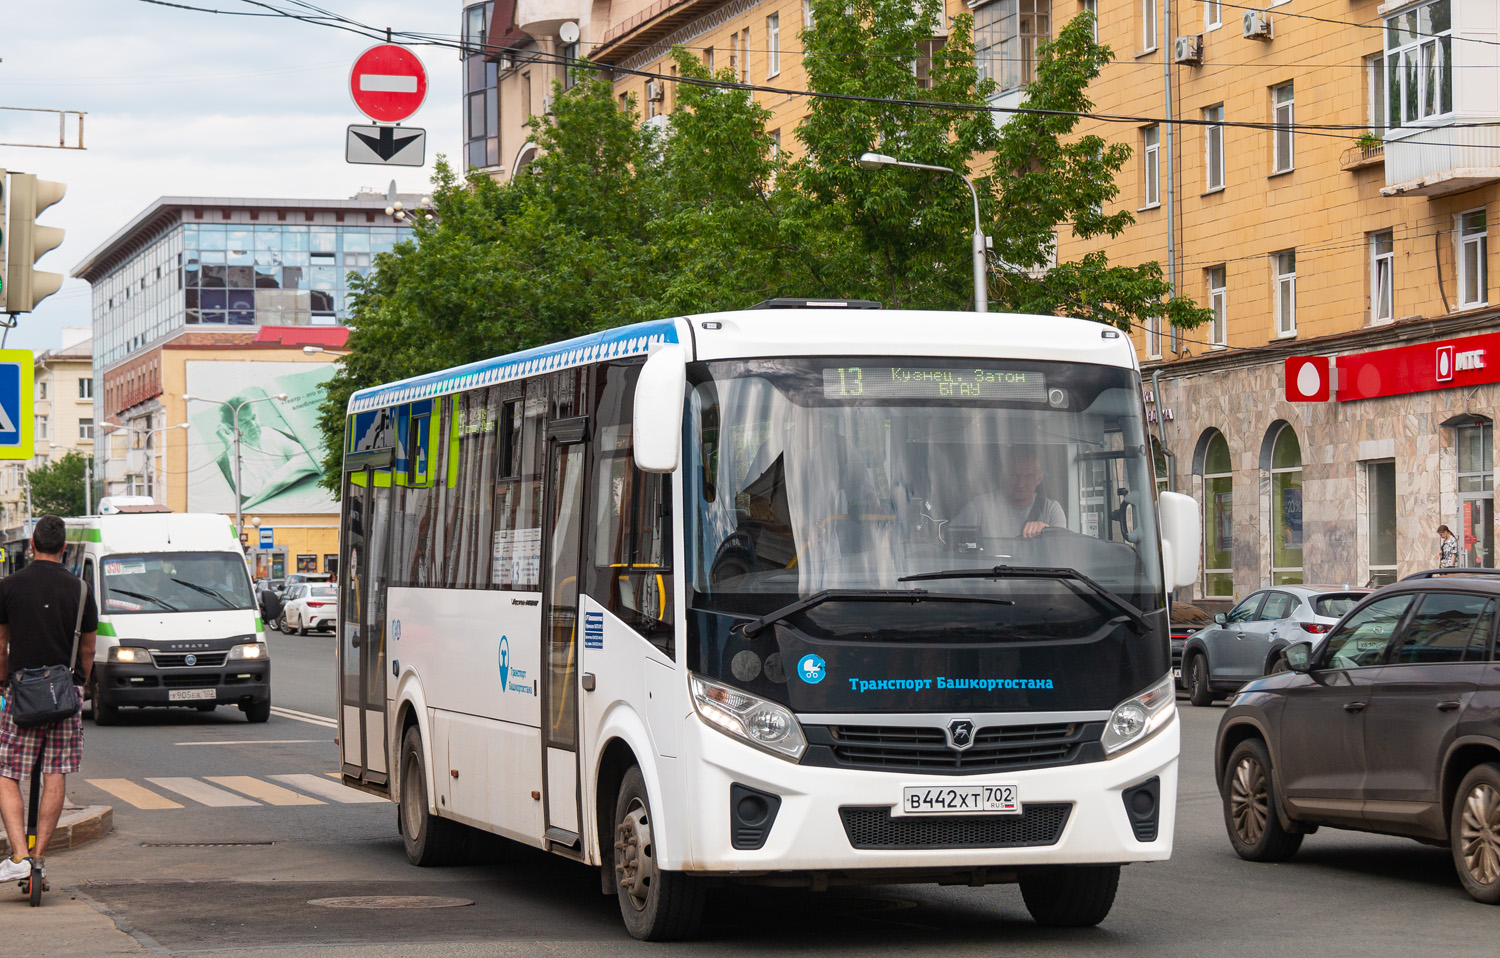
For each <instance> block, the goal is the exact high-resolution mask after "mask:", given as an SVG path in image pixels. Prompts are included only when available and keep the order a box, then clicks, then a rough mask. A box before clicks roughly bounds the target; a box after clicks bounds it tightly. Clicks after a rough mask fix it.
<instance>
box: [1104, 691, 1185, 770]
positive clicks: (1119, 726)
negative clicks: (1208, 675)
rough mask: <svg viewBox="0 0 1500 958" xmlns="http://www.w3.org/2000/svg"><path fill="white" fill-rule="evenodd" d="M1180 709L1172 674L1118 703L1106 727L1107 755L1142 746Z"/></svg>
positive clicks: (1105, 742)
mask: <svg viewBox="0 0 1500 958" xmlns="http://www.w3.org/2000/svg"><path fill="white" fill-rule="evenodd" d="M1176 711H1177V689H1176V683H1174V682H1173V681H1172V677H1171V676H1170V675H1168V676H1167V677H1165V678H1163V679H1162V680H1161V681H1160V682H1157V683H1155V684H1154V685H1152V686H1151V687H1150V688H1148V689H1147V690H1146V691H1144V692H1142V693H1140V694H1139V695H1132V696H1131V697H1130V698H1128V699H1126V700H1125V701H1123V702H1121V703H1120V704H1119V705H1116V706H1115V710H1114V711H1113V712H1111V713H1109V721H1108V722H1107V723H1106V724H1105V726H1104V737H1103V738H1102V739H1100V741H1101V743H1102V744H1103V745H1104V754H1105V755H1113V754H1114V753H1115V752H1119V751H1121V750H1123V749H1127V748H1131V747H1133V746H1136V745H1139V744H1140V743H1142V742H1144V741H1145V740H1146V739H1148V738H1150V737H1151V736H1152V735H1155V734H1156V732H1157V730H1159V729H1160V728H1162V727H1163V726H1165V725H1166V724H1167V723H1168V722H1170V721H1171V720H1172V716H1173V714H1175V713H1176Z"/></svg>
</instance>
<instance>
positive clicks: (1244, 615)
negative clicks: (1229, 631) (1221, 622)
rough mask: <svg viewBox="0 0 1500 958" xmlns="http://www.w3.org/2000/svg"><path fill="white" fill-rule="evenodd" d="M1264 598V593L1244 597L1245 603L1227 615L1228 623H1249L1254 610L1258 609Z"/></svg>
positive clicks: (1253, 616)
mask: <svg viewBox="0 0 1500 958" xmlns="http://www.w3.org/2000/svg"><path fill="white" fill-rule="evenodd" d="M1265 597H1266V594H1265V593H1264V592H1256V593H1254V594H1252V595H1249V596H1246V598H1245V601H1243V602H1241V603H1240V604H1239V605H1237V606H1235V607H1234V611H1232V612H1230V613H1229V621H1230V622H1249V621H1250V620H1251V619H1253V618H1255V610H1256V609H1259V608H1260V604H1261V602H1262V601H1263V600H1264V599H1265Z"/></svg>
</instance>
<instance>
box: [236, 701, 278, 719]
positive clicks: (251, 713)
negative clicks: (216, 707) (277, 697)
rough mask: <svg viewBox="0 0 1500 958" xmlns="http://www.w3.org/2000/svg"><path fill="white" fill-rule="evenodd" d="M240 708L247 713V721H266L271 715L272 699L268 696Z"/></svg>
mask: <svg viewBox="0 0 1500 958" xmlns="http://www.w3.org/2000/svg"><path fill="white" fill-rule="evenodd" d="M240 710H241V711H242V712H244V713H245V721H247V722H255V723H259V722H264V721H266V720H267V719H269V718H270V717H271V700H270V699H269V698H267V699H264V700H262V701H260V702H251V703H250V704H249V705H241V706H240Z"/></svg>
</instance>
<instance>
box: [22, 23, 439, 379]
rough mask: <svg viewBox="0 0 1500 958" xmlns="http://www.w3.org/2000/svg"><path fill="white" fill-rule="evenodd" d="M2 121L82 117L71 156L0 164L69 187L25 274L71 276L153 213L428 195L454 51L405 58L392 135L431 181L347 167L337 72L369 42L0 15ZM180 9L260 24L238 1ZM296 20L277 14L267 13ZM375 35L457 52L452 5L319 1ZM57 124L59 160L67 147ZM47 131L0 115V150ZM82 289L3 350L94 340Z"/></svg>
mask: <svg viewBox="0 0 1500 958" xmlns="http://www.w3.org/2000/svg"><path fill="white" fill-rule="evenodd" d="M0 2H3V5H4V7H5V17H4V21H5V30H4V32H3V35H0V106H6V107H43V108H50V109H58V110H82V111H84V112H85V113H86V116H85V117H84V121H83V122H84V127H83V144H84V146H85V147H86V149H84V150H58V149H32V148H24V147H14V146H0V168H5V169H9V170H11V171H13V172H14V171H22V172H27V173H35V174H37V175H38V176H40V177H41V178H42V179H46V180H54V181H58V182H62V183H65V184H67V195H66V196H65V197H64V198H63V200H62V202H60V203H58V204H57V205H55V206H53V207H51V208H50V209H49V210H47V211H46V212H45V213H44V214H42V216H41V217H40V218H39V222H41V223H44V224H47V225H51V226H58V227H61V228H62V229H64V230H65V231H66V233H67V235H66V237H65V238H64V239H63V243H62V245H61V246H59V247H58V248H57V249H55V250H53V251H52V252H51V253H49V254H47V256H46V257H44V258H43V259H42V260H41V261H40V263H39V264H38V268H39V269H45V270H48V271H51V272H54V273H62V274H64V275H70V274H71V273H72V271H73V268H74V267H75V266H77V265H78V264H79V263H81V262H82V261H83V260H84V259H85V258H86V257H87V256H88V255H89V254H90V253H91V252H93V251H94V250H95V249H97V248H98V247H99V246H100V244H102V243H103V242H104V241H105V240H107V239H108V238H109V237H110V236H112V235H114V233H115V232H116V231H117V230H119V229H120V228H121V227H123V226H124V225H125V224H126V223H128V222H130V220H131V219H133V218H134V217H135V216H136V215H137V214H139V213H141V212H142V211H144V210H145V209H146V208H147V207H148V206H150V205H151V203H153V202H154V201H155V200H156V199H157V198H158V197H161V196H230V197H251V198H255V197H264V198H293V199H300V198H306V199H348V198H349V197H351V196H353V195H354V194H355V193H356V192H358V191H359V189H360V188H361V187H364V188H373V189H377V190H379V191H380V192H381V193H384V192H385V190H386V188H387V187H388V186H389V184H390V182H391V180H392V179H394V180H395V181H396V184H397V187H398V189H399V190H400V191H401V192H403V193H407V192H425V191H426V190H428V189H429V188H430V187H429V181H430V179H431V175H432V164H433V161H434V160H435V159H436V157H437V155H438V154H439V153H441V154H445V155H446V156H448V157H449V158H450V159H452V160H457V159H458V158H459V157H460V156H461V154H462V147H463V143H462V136H463V133H462V125H461V120H462V112H461V103H460V98H461V95H462V89H461V79H462V77H461V73H460V63H459V59H458V53H457V51H455V50H454V49H453V48H451V47H429V46H412V47H411V49H412V50H413V52H415V53H416V54H417V55H418V56H419V57H420V58H421V60H422V62H423V64H424V66H425V67H426V69H427V99H426V101H425V102H424V104H423V105H422V108H421V109H420V110H418V111H417V113H416V114H415V115H413V116H412V117H411V118H410V119H408V120H406V121H405V122H404V123H403V126H405V127H417V128H421V129H425V130H426V131H427V166H425V167H380V166H365V165H352V164H349V163H346V162H345V161H344V140H345V136H346V128H347V127H348V126H349V124H351V123H359V124H367V123H370V122H371V121H370V120H368V119H367V118H365V116H364V115H363V114H362V113H360V112H359V110H358V108H357V107H355V105H354V102H353V100H352V98H351V96H350V93H349V70H350V68H351V67H352V66H353V64H354V60H355V58H356V57H358V56H359V55H360V53H362V52H364V51H365V50H366V49H368V48H369V47H371V46H373V45H375V43H376V42H377V41H376V40H372V39H369V38H366V37H362V36H356V35H354V34H352V33H347V32H344V31H341V30H335V29H331V28H329V27H324V26H316V25H313V24H308V23H302V22H298V21H296V20H292V19H287V18H285V17H279V16H264V17H262V16H228V15H223V14H220V15H215V14H209V13H198V12H192V11H189V10H182V9H177V8H174V7H169V6H162V5H158V4H152V3H146V2H143V0H14V2H9V0H0ZM180 2H181V3H182V4H183V5H187V6H199V7H205V8H213V9H218V10H223V11H239V12H245V13H257V12H258V13H266V12H268V11H267V10H266V9H265V8H264V7H259V6H256V5H255V4H252V3H247V2H245V0H180ZM270 2H272V3H274V5H275V6H277V7H281V8H284V9H293V8H294V4H293V3H292V2H291V0H270ZM316 5H317V6H320V7H322V8H324V9H326V10H329V11H331V12H334V13H337V14H341V15H342V16H344V17H346V18H348V19H350V20H356V21H359V22H361V23H366V24H370V25H372V26H377V27H380V28H384V27H391V28H393V29H395V30H412V31H417V32H421V33H425V34H435V35H441V36H442V37H443V38H445V39H446V40H449V41H456V40H457V34H458V32H459V27H460V16H461V13H462V10H463V5H464V3H463V0H419V2H415V3H414V2H410V0H408V2H391V0H316ZM75 131H76V120H73V119H71V118H70V120H69V130H68V143H69V144H70V145H71V144H76V143H77V135H76V132H75ZM57 135H58V125H57V117H56V115H55V114H41V113H24V112H16V111H11V110H0V142H4V143H16V142H20V143H54V144H55V143H56V142H57ZM90 306H91V296H90V288H89V285H88V284H87V283H85V282H84V281H83V280H80V279H71V278H69V279H68V280H66V282H65V283H64V285H63V288H62V289H61V290H60V291H59V292H57V293H54V294H53V295H52V296H51V297H50V298H49V299H47V300H45V301H43V302H42V303H41V304H40V305H39V306H38V307H37V309H36V311H35V312H32V313H25V314H22V315H21V316H20V322H19V325H18V326H17V328H15V329H13V330H10V331H9V332H8V333H7V334H6V339H5V346H6V348H10V349H31V350H34V351H38V352H40V351H41V350H44V349H53V348H56V347H58V346H60V345H61V342H62V329H63V327H65V326H89V325H91V322H92V320H91V317H90V314H91V308H90Z"/></svg>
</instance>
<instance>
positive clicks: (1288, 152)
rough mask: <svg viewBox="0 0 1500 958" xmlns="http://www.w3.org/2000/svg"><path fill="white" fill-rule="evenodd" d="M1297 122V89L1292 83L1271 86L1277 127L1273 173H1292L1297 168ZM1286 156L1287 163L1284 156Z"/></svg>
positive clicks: (1273, 114) (1272, 110)
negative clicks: (1294, 130) (1295, 134)
mask: <svg viewBox="0 0 1500 958" xmlns="http://www.w3.org/2000/svg"><path fill="white" fill-rule="evenodd" d="M1296 122H1297V98H1296V90H1294V89H1293V87H1292V84H1290V83H1281V84H1278V85H1276V86H1273V87H1271V123H1272V125H1273V126H1274V127H1275V130H1274V131H1273V134H1272V142H1271V175H1272V176H1275V175H1276V174H1278V173H1290V172H1291V171H1292V170H1295V169H1296V168H1297V152H1296V149H1297V144H1296V141H1295V140H1294V139H1293V136H1292V130H1293V127H1294V126H1295V125H1296ZM1283 154H1284V155H1285V156H1286V163H1285V165H1283V164H1282V156H1283Z"/></svg>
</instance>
